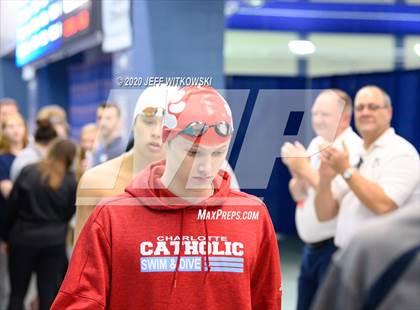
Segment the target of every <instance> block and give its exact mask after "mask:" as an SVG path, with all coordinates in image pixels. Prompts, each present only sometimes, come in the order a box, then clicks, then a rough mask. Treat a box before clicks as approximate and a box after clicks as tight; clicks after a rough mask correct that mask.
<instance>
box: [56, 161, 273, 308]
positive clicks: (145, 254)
mask: <svg viewBox="0 0 420 310" xmlns="http://www.w3.org/2000/svg"><path fill="white" fill-rule="evenodd" d="M163 171H164V162H159V163H155V164H152V165H150V166H149V167H148V168H146V169H145V170H144V171H143V172H142V173H141V174H140V175H139V176H138V177H136V178H135V179H134V180H133V182H132V183H131V185H130V186H129V187H127V188H126V192H125V193H124V194H122V195H119V196H116V197H112V198H110V199H108V200H106V201H103V202H101V203H100V204H99V205H98V207H97V208H95V210H94V212H93V213H92V215H91V216H90V218H89V220H88V222H87V223H86V225H85V227H84V228H83V230H82V233H81V235H80V237H79V239H78V241H77V244H76V247H75V249H74V252H73V255H72V258H71V261H70V265H69V269H68V271H67V274H66V277H65V280H64V282H63V284H62V286H61V288H60V292H59V293H58V296H57V297H56V299H55V301H54V304H53V306H52V308H51V309H53V310H63V309H105V308H106V309H165V310H166V309H203V310H204V309H215V310H216V309H217V310H219V309H240V310H244V309H264V310H267V309H280V305H281V274H280V258H279V251H278V246H277V240H276V235H275V232H274V229H273V225H272V223H271V220H270V217H269V214H268V212H267V208H266V207H265V205H264V204H263V203H262V202H261V201H260V200H259V199H257V198H256V197H254V196H251V195H247V194H245V193H242V192H235V191H232V190H231V189H230V176H229V174H228V173H226V172H220V174H219V175H218V177H216V179H215V180H214V182H213V184H214V187H215V193H214V195H213V196H211V197H209V198H207V199H206V200H204V201H201V202H199V203H198V204H196V205H191V203H188V202H187V201H185V200H183V199H181V198H179V197H176V196H174V195H173V194H172V193H171V192H169V191H168V190H167V189H165V188H164V187H163V185H162V183H161V182H160V176H161V175H162V173H163ZM207 266H209V268H207Z"/></svg>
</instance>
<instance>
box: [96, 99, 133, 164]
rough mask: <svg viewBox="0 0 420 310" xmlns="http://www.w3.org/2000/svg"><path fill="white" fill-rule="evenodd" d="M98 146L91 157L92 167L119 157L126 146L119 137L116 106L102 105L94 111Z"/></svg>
mask: <svg viewBox="0 0 420 310" xmlns="http://www.w3.org/2000/svg"><path fill="white" fill-rule="evenodd" d="M96 125H97V128H98V135H99V145H98V147H97V149H96V150H95V153H94V156H93V166H96V165H98V164H101V163H103V162H106V161H108V160H110V159H113V158H115V157H117V156H120V155H121V154H122V153H123V152H124V150H125V146H126V141H125V140H124V139H123V138H122V136H121V129H122V122H121V110H120V107H119V106H118V105H117V104H114V103H103V104H101V105H100V106H99V107H98V108H97V110H96Z"/></svg>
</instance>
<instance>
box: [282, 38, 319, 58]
mask: <svg viewBox="0 0 420 310" xmlns="http://www.w3.org/2000/svg"><path fill="white" fill-rule="evenodd" d="M288 46H289V49H290V51H291V52H292V53H293V54H296V55H310V54H313V53H314V52H315V45H314V44H313V43H312V42H311V41H308V40H293V41H290V42H289V44H288Z"/></svg>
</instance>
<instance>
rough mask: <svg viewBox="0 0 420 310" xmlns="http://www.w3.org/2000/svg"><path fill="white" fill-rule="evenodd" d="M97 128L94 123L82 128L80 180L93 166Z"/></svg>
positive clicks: (79, 158)
mask: <svg viewBox="0 0 420 310" xmlns="http://www.w3.org/2000/svg"><path fill="white" fill-rule="evenodd" d="M97 132H98V130H97V127H96V124H94V123H89V124H86V125H85V126H83V127H82V130H81V132H80V140H79V147H80V148H79V152H78V156H77V168H76V177H77V179H78V180H79V179H80V178H81V176H82V175H83V173H84V172H85V171H86V170H87V169H88V167H90V166H92V152H93V150H94V148H95V141H96V138H97Z"/></svg>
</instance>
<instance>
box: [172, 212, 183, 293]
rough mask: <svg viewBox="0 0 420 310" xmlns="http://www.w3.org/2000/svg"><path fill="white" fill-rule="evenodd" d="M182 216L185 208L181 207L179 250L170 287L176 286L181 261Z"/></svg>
mask: <svg viewBox="0 0 420 310" xmlns="http://www.w3.org/2000/svg"><path fill="white" fill-rule="evenodd" d="M184 216H185V209H182V215H181V233H180V235H181V236H180V237H181V239H180V241H179V251H178V258H177V260H176V267H175V274H174V279H173V281H172V282H173V283H172V288H176V280H177V278H178V271H179V264H180V263H181V249H182V240H183V239H184Z"/></svg>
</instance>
